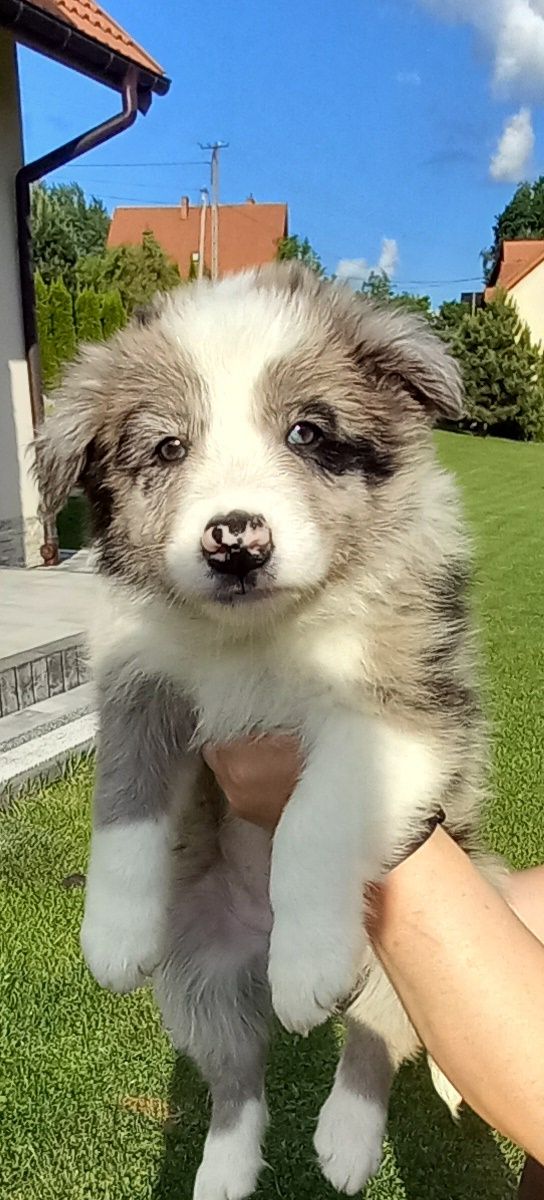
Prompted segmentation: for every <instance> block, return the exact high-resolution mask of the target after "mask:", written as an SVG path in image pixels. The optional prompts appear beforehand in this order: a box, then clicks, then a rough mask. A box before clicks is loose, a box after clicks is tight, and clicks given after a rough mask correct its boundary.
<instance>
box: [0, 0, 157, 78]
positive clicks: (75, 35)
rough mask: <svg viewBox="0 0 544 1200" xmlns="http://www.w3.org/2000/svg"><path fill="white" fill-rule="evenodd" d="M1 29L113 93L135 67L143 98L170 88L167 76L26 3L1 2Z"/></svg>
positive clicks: (4, 0)
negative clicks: (101, 84) (102, 84)
mask: <svg viewBox="0 0 544 1200" xmlns="http://www.w3.org/2000/svg"><path fill="white" fill-rule="evenodd" d="M0 26H3V27H4V28H7V29H8V30H9V31H10V32H11V33H12V34H13V36H14V38H15V39H16V41H17V42H20V43H21V44H22V45H24V46H27V47H28V48H29V49H30V50H36V51H38V52H39V53H41V54H45V55H47V56H48V57H49V58H53V59H55V60H56V61H57V62H60V63H62V64H63V65H64V66H67V67H71V68H72V69H74V70H76V71H79V72H80V73H81V74H83V75H88V76H89V77H90V78H91V79H94V80H96V81H97V82H98V83H104V84H106V85H107V86H108V87H111V88H114V89H115V90H116V91H121V89H122V85H123V80H124V79H125V78H126V74H127V71H128V70H129V68H130V67H133V68H134V67H135V68H136V70H137V72H138V91H139V93H141V94H142V95H144V94H145V93H148V94H149V93H150V92H154V93H155V94H156V95H159V96H164V95H165V94H166V92H167V91H168V89H169V87H170V80H169V79H168V78H167V77H166V75H163V74H162V73H156V72H154V71H152V70H151V69H150V68H147V67H144V66H142V64H141V63H140V62H138V61H136V60H133V59H131V58H129V57H127V56H125V55H124V54H120V53H119V52H118V51H116V50H112V49H111V48H110V47H109V46H106V45H104V44H103V43H102V42H100V41H98V39H97V38H94V37H90V36H89V35H88V34H85V33H81V32H80V31H79V30H78V29H76V28H75V27H74V26H73V25H70V24H69V23H68V22H67V21H61V20H59V18H58V17H56V16H53V15H52V14H51V13H49V12H46V11H45V10H44V9H42V8H38V7H37V6H36V5H34V4H32V3H29V0H0Z"/></svg>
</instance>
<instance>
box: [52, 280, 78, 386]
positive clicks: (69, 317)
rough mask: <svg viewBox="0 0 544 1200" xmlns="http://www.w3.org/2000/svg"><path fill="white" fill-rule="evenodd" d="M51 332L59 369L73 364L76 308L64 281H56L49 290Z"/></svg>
mask: <svg viewBox="0 0 544 1200" xmlns="http://www.w3.org/2000/svg"><path fill="white" fill-rule="evenodd" d="M49 308H50V313H51V332H52V335H53V342H54V346H55V354H56V357H57V361H58V363H59V367H60V368H61V369H62V367H63V366H64V363H67V362H71V361H72V359H73V358H74V356H75V353H76V329H75V324H74V306H73V303H72V297H71V295H70V293H69V291H68V288H67V287H66V285H65V284H64V283H63V281H62V279H55V280H54V281H53V283H52V284H51V285H50V288H49Z"/></svg>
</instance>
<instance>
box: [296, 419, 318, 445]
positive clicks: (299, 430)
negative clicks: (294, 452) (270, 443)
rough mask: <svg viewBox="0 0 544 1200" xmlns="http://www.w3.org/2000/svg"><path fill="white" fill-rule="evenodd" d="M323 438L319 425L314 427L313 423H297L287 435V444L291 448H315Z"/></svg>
mask: <svg viewBox="0 0 544 1200" xmlns="http://www.w3.org/2000/svg"><path fill="white" fill-rule="evenodd" d="M323 436H324V434H323V430H322V429H320V428H319V425H314V424H313V422H312V421H297V424H296V425H293V428H292V429H290V430H289V433H288V434H287V443H288V445H289V446H313V445H315V443H316V442H320V441H321V439H322V437H323Z"/></svg>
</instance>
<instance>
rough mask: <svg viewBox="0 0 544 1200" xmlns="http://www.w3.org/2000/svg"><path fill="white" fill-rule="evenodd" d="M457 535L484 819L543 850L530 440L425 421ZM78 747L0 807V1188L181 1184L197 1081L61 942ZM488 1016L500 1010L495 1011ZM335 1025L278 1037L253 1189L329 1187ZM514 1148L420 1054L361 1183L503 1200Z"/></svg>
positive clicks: (46, 1196)
mask: <svg viewBox="0 0 544 1200" xmlns="http://www.w3.org/2000/svg"><path fill="white" fill-rule="evenodd" d="M439 452H440V455H441V457H442V459H443V461H444V463H446V464H447V465H448V466H449V467H451V468H452V469H454V470H455V471H456V472H457V473H458V475H459V478H460V480H461V483H462V485H463V489H464V493H465V497H466V508H467V513H468V516H469V519H470V521H471V523H472V525H473V529H474V533H475V541H476V550H477V560H478V568H479V580H478V586H477V597H476V600H477V606H478V610H479V613H480V616H481V620H482V624H483V632H484V651H485V663H486V687H487V697H488V706H489V711H490V715H491V717H492V719H493V721H494V724H495V731H496V741H495V766H494V779H493V784H494V787H493V793H494V795H493V801H492V804H491V806H490V810H489V813H488V818H487V824H488V830H489V835H490V838H491V839H492V841H493V843H494V844H495V846H497V847H498V848H499V849H500V850H501V851H503V852H504V853H506V854H507V855H508V857H509V858H510V860H511V861H512V862H513V863H514V864H515V865H516V866H529V865H532V864H534V863H536V862H538V861H544V795H543V774H544V772H543V762H542V753H543V747H544V705H543V704H542V696H543V694H544V554H543V546H542V541H543V530H544V446H523V445H516V444H513V443H506V442H497V441H481V440H476V439H471V438H469V437H463V436H455V435H445V434H442V435H439ZM91 786H92V766H91V764H90V763H84V764H80V765H79V766H78V767H74V768H73V769H72V770H71V771H70V773H69V774H68V776H67V777H66V778H65V779H63V780H61V781H59V782H58V783H56V784H53V785H50V786H49V787H40V786H34V787H32V788H31V789H30V791H29V792H28V794H27V795H26V796H25V797H24V798H23V799H22V800H20V801H19V802H18V803H17V804H16V805H15V806H14V807H12V808H11V809H10V810H9V811H7V812H5V813H4V814H3V815H2V816H0V822H1V824H0V831H1V832H0V839H1V842H0V861H1V867H0V880H1V891H2V896H1V911H2V918H1V926H0V1064H1V1065H0V1140H1V1142H2V1156H1V1163H0V1198H1V1200H53V1198H54V1200H190V1197H191V1192H192V1180H193V1177H194V1172H195V1170H196V1167H197V1164H198V1160H199V1155H200V1151H201V1147H202V1142H203V1138H204V1134H205V1129H206V1123H207V1099H206V1094H205V1089H204V1088H203V1087H202V1085H201V1083H200V1082H199V1080H198V1079H197V1078H196V1077H195V1074H194V1072H193V1070H192V1069H191V1068H190V1066H189V1065H188V1064H187V1063H185V1062H184V1061H181V1060H178V1061H177V1062H176V1061H175V1059H174V1056H173V1054H172V1052H171V1050H170V1048H169V1046H168V1043H167V1041H166V1038H165V1037H164V1036H163V1034H162V1032H161V1029H160V1025H159V1021H158V1018H157V1015H156V1013H155V1011H154V1008H153V1005H152V1003H151V1000H150V998H149V995H148V994H147V993H140V994H138V995H136V996H131V997H114V996H110V995H108V994H107V993H104V992H102V991H101V990H100V989H99V988H98V986H97V985H96V984H95V983H94V982H93V980H92V979H91V978H90V976H89V974H88V972H87V971H86V969H85V967H84V965H83V963H82V961H81V958H80V954H79V948H78V931H79V925H80V920H81V913H82V899H83V897H82V892H81V890H80V889H78V888H75V889H67V888H66V887H64V886H63V881H64V880H65V879H66V877H67V876H70V875H72V874H73V873H76V872H81V871H84V869H85V863H86V855H87V842H88V832H89V801H90V795H91ZM505 1019H507V1014H505ZM338 1036H339V1035H338V1031H337V1030H336V1029H335V1028H334V1027H333V1026H332V1025H331V1026H329V1027H327V1028H326V1029H324V1030H321V1031H318V1032H317V1033H316V1034H315V1035H314V1036H313V1037H311V1038H309V1039H308V1040H307V1041H304V1040H302V1039H296V1038H288V1037H286V1036H281V1035H280V1036H278V1038H277V1039H276V1041H275V1044H274V1049H273V1054H272V1060H271V1066H270V1072H269V1100H270V1107H271V1112H272V1128H271V1132H270V1135H269V1139H268V1143H267V1151H266V1156H267V1160H268V1162H269V1164H270V1166H269V1169H268V1170H267V1171H266V1172H265V1174H264V1175H263V1180H262V1184H261V1186H260V1188H259V1191H258V1193H257V1196H258V1198H259V1200H277V1197H280V1198H284V1200H332V1197H333V1195H335V1193H333V1192H332V1191H331V1189H330V1188H329V1187H328V1186H327V1185H325V1183H324V1182H323V1181H322V1179H321V1176H320V1175H319V1173H318V1171H317V1169H316V1167H315V1165H314V1162H313V1157H312V1153H311V1136H312V1130H313V1125H314V1122H315V1118H316V1116H317V1112H318V1109H319V1106H320V1104H321V1103H322V1101H323V1099H324V1098H325V1095H326V1092H327V1088H328V1086H329V1084H330V1081H331V1079H332V1074H333V1069H334V1063H335V1061H336V1058H337V1052H338ZM520 1162H521V1155H520V1154H519V1152H518V1151H516V1150H514V1149H513V1148H512V1147H510V1146H508V1145H507V1144H506V1143H504V1142H503V1141H502V1140H501V1139H499V1138H498V1137H496V1136H494V1135H493V1134H492V1133H491V1131H490V1130H488V1129H487V1128H486V1127H485V1126H484V1125H483V1124H482V1123H481V1122H480V1121H479V1120H477V1119H476V1118H475V1117H474V1116H473V1115H472V1114H470V1113H465V1114H464V1115H463V1117H462V1119H461V1121H460V1123H459V1125H458V1126H456V1125H454V1124H453V1122H452V1121H451V1118H450V1117H449V1115H448V1113H447V1111H446V1109H445V1108H444V1107H443V1105H441V1103H440V1101H439V1100H438V1099H437V1098H436V1097H435V1095H434V1092H433V1091H432V1088H431V1085H430V1083H429V1080H428V1077H427V1072H426V1070H425V1068H424V1067H423V1066H422V1065H418V1066H416V1067H415V1068H414V1067H412V1068H409V1069H405V1070H403V1071H402V1072H401V1074H400V1077H399V1079H398V1081H397V1083H396V1086H395V1090H394V1096H393V1104H392V1111H391V1121H390V1132H389V1142H388V1146H387V1150H386V1156H385V1160H384V1165H383V1168H382V1171H381V1173H380V1175H379V1177H378V1178H377V1179H376V1180H375V1181H373V1183H372V1184H371V1185H370V1186H369V1188H368V1190H367V1192H366V1200H475V1197H478V1196H481V1197H482V1200H507V1198H508V1197H513V1196H514V1195H515V1190H516V1181H517V1176H518V1173H519V1167H520Z"/></svg>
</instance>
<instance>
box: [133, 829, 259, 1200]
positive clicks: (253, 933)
mask: <svg viewBox="0 0 544 1200" xmlns="http://www.w3.org/2000/svg"><path fill="white" fill-rule="evenodd" d="M252 837H253V838H254V840H255V842H257V843H258V842H259V841H260V842H261V843H262V841H263V835H262V831H261V830H255V831H251V832H249V834H248V837H247V838H246V841H245V846H244V852H245V853H246V852H247V854H248V861H249V862H250V864H251V868H252V869H254V867H255V856H253V854H252V852H251V846H250V845H249V842H250V841H251V838H252ZM259 849H260V847H259V846H258V845H257V847H256V855H258V853H259ZM252 860H253V861H252ZM264 887H265V891H266V874H265V875H264ZM250 891H251V887H250V888H249V890H246V889H244V888H242V887H241V886H239V884H236V883H234V882H233V878H232V875H231V872H230V868H229V867H228V866H227V865H226V863H225V859H224V857H223V855H222V853H221V852H220V853H219V856H218V857H217V859H216V861H215V863H213V864H211V865H209V866H208V867H207V868H206V869H205V872H204V874H203V875H202V876H201V877H200V878H197V879H193V880H192V881H191V880H190V879H188V878H187V877H185V878H184V879H183V882H182V885H181V889H180V894H179V902H178V901H177V900H174V903H173V905H172V908H171V910H170V921H171V947H170V951H169V953H168V955H167V958H166V959H165V962H164V963H163V964H162V965H161V966H160V967H159V969H158V970H157V972H156V973H155V979H154V986H155V996H156V999H157V1002H158V1004H159V1007H160V1009H161V1012H162V1016H163V1020H164V1023H165V1026H166V1028H167V1029H168V1031H169V1033H170V1036H171V1038H172V1041H173V1044H174V1046H175V1047H176V1048H177V1049H178V1050H181V1051H183V1052H184V1053H186V1054H188V1055H189V1056H190V1057H191V1058H192V1059H193V1061H194V1062H195V1063H196V1064H197V1066H198V1067H199V1069H200V1071H201V1074H202V1075H203V1077H204V1079H205V1080H206V1082H207V1084H208V1086H209V1088H210V1092H211V1097H212V1119H211V1125H210V1129H209V1133H208V1136H207V1138H206V1143H205V1147H204V1155H203V1158H202V1162H201V1165H200V1168H199V1170H198V1174H197V1178H196V1182H195V1191H194V1200H242V1198H243V1197H246V1196H250V1195H251V1193H252V1192H253V1191H254V1189H255V1186H256V1183H257V1178H258V1175H259V1172H260V1170H261V1167H262V1166H263V1159H262V1154H261V1141H262V1137H263V1134H264V1130H265V1127H266V1122H267V1109H266V1102H265V1096H264V1072H265V1059H266V1049H267V1041H268V1018H269V1013H270V1000H269V990H268V983H267V979H266V960H267V952H268V928H269V913H268V912H266V911H265V912H264V917H263V910H262V908H261V910H260V912H258V911H257V909H256V907H255V906H254V904H253V900H254V897H252V896H251V895H250ZM257 907H258V906H257Z"/></svg>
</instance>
